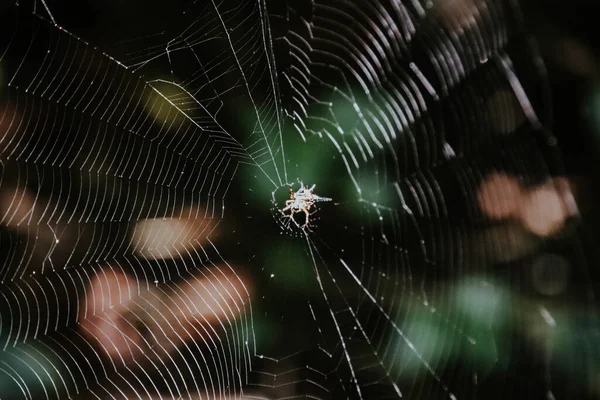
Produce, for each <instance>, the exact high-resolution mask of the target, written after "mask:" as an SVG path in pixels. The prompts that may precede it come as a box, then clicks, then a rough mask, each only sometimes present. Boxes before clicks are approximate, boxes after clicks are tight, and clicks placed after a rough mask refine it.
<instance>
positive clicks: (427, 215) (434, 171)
mask: <svg viewBox="0 0 600 400" xmlns="http://www.w3.org/2000/svg"><path fill="white" fill-rule="evenodd" d="M268 8H269V12H270V15H271V21H272V25H271V26H272V31H273V34H274V43H275V49H276V55H277V56H278V57H276V65H277V68H278V70H279V71H281V72H280V73H279V75H280V76H281V83H280V89H281V94H282V99H284V100H283V104H284V108H285V113H286V117H287V119H286V129H285V132H286V135H288V136H289V138H288V136H286V142H287V143H295V147H294V149H295V150H294V152H292V151H287V154H288V156H289V157H290V158H291V159H292V160H293V161H291V162H290V164H289V167H288V174H289V176H291V177H294V176H298V177H299V179H302V180H303V181H304V183H317V188H319V194H321V193H324V194H325V195H327V196H330V197H333V198H334V207H330V208H327V209H326V207H327V206H326V205H324V206H323V211H319V212H318V213H315V215H316V216H317V217H316V223H315V224H316V226H315V228H314V230H311V231H310V233H308V234H307V238H306V241H307V246H308V247H309V251H308V253H309V257H310V261H311V263H312V264H313V267H314V270H315V277H316V278H317V280H318V284H319V290H320V292H321V294H322V297H323V302H322V303H321V306H323V307H324V308H322V309H318V310H316V311H315V306H314V303H311V311H313V312H314V313H315V314H316V317H315V322H316V324H317V326H318V330H319V333H320V334H322V335H323V337H322V338H321V339H320V342H319V343H320V345H319V350H320V351H325V352H327V354H328V355H330V357H331V360H332V364H333V366H332V369H331V371H330V372H329V375H328V377H331V376H332V375H333V376H335V377H336V379H339V385H338V383H337V380H335V379H334V381H335V382H336V384H334V386H336V385H337V387H336V389H335V390H339V391H340V392H341V393H344V395H346V396H350V397H353V398H354V397H356V398H372V397H374V396H375V397H380V396H389V397H399V396H401V395H404V396H407V395H408V396H416V397H420V396H424V397H428V396H433V397H434V398H438V397H439V398H444V397H445V398H453V397H457V398H461V397H464V396H469V395H473V394H474V393H476V392H477V391H478V385H479V383H478V379H483V378H485V377H489V376H491V375H494V374H496V373H498V374H499V375H500V376H501V375H502V374H503V372H502V367H501V366H500V367H498V365H497V362H498V353H497V352H496V351H495V350H494V349H498V348H500V347H499V346H497V345H498V343H497V341H498V332H497V331H494V330H493V326H494V321H493V320H484V318H481V319H480V320H477V319H476V318H475V320H474V319H473V318H472V315H469V314H468V312H467V311H466V309H468V308H466V305H465V304H464V303H462V302H460V301H459V300H460V299H459V297H458V296H459V294H460V293H459V291H460V290H462V289H461V287H463V286H462V285H466V286H468V285H469V284H470V281H469V280H468V278H469V276H475V277H479V276H484V277H485V276H487V275H491V276H493V271H492V266H493V265H495V264H497V263H500V262H509V261H513V260H515V259H518V258H520V257H521V256H522V255H523V254H530V253H531V252H535V251H536V249H537V248H536V246H535V245H534V244H533V243H535V242H537V239H531V238H529V241H527V242H526V241H523V242H522V243H523V244H527V245H526V246H525V247H526V249H523V248H520V249H519V250H518V251H515V252H514V253H513V254H512V255H509V254H508V253H507V252H506V250H502V249H501V248H498V247H494V241H498V240H504V242H505V243H511V242H512V243H514V239H513V236H514V235H515V232H514V231H511V230H510V229H508V230H506V229H504V230H503V229H498V230H492V229H483V227H484V226H485V222H484V221H482V220H484V219H485V217H482V215H481V212H480V210H479V208H478V207H479V206H478V205H477V204H476V200H474V197H476V195H477V183H476V182H480V180H481V179H483V176H484V175H485V173H486V172H488V173H489V171H493V170H494V169H507V170H512V171H514V173H515V174H520V175H521V176H523V177H527V178H526V179H531V180H532V181H534V180H536V179H537V180H541V179H544V177H545V178H547V177H548V169H549V168H552V167H551V165H552V164H554V163H555V162H556V157H555V156H556V153H555V152H554V151H553V149H551V148H549V147H548V146H547V144H546V143H544V142H541V143H540V141H539V140H538V139H539V136H540V132H539V131H538V130H537V129H538V128H539V124H534V121H532V120H531V119H530V118H529V115H528V114H527V112H528V110H527V107H528V105H527V104H524V103H523V101H522V100H523V98H524V97H525V98H527V99H530V100H529V101H530V102H531V103H534V105H535V107H537V110H536V111H537V112H539V113H541V114H544V113H545V112H546V111H547V110H545V109H544V108H543V106H546V104H545V103H543V102H535V101H534V100H538V99H539V98H540V97H541V96H542V93H543V84H542V83H541V77H540V71H538V70H537V69H536V68H537V67H536V64H535V63H536V62H537V60H535V58H534V57H535V56H531V51H532V50H531V49H530V48H529V46H528V45H527V39H526V37H525V36H523V34H522V30H521V28H520V27H519V21H520V19H519V18H520V14H519V10H518V7H516V5H515V3H514V2H489V1H477V0H476V1H460V2H458V1H457V2H443V1H440V2H430V3H427V4H424V3H420V2H416V1H406V2H397V1H396V2H392V1H390V2H377V3H376V4H373V3H371V2H364V3H362V2H360V3H356V4H354V3H347V2H336V1H331V2H328V1H311V2H293V3H292V2H288V3H283V2H270V3H268ZM513 55H516V57H515V64H516V65H518V67H517V69H518V72H515V71H507V69H506V68H504V67H503V60H506V59H509V60H512V56H513ZM523 65H524V66H523ZM515 74H516V75H515ZM515 76H516V79H517V80H518V81H520V80H523V81H524V83H523V84H522V85H521V88H523V91H522V92H519V91H518V90H515V85H514V78H515ZM529 106H531V104H529ZM533 128H535V129H533ZM290 131H291V133H290ZM303 149H304V150H303ZM548 153H553V157H548ZM327 154H328V155H329V156H327ZM485 154H490V155H491V154H501V155H502V156H499V157H491V156H490V157H489V158H488V159H485V158H484V157H485ZM294 159H295V160H294ZM323 160H329V162H325V161H323ZM311 164H312V165H311ZM479 170H481V171H479ZM484 171H486V172H484ZM306 176H310V177H311V179H307V178H306ZM313 176H314V177H315V178H314V179H317V181H315V180H314V179H312V177H313ZM323 180H325V182H321V181H323ZM482 222H483V224H482ZM481 225H483V226H481ZM520 234H521V235H522V237H523V238H524V239H527V238H528V236H527V235H528V234H527V233H525V234H523V233H522V232H521V233H520ZM509 235H510V237H509ZM528 243H529V244H528ZM517 247H518V246H517ZM519 251H521V253H519ZM475 279H477V278H475ZM496 289H498V290H497V291H496V293H500V292H501V290H499V288H496ZM500 297H501V296H500V295H498V297H496V298H495V299H494V300H493V301H490V302H489V303H487V304H485V305H482V307H481V308H479V309H477V310H476V311H475V314H477V315H479V316H481V315H484V314H486V313H489V314H490V315H493V313H494V310H495V309H497V300H498V299H499V298H500ZM485 307H488V308H485ZM498 308H499V307H498ZM495 368H496V369H495ZM456 371H459V372H456ZM490 371H493V372H490ZM478 377H479V378H478ZM492 381H493V380H492ZM516 382H517V383H516V385H520V384H521V382H520V381H519V380H518V379H516ZM330 384H333V383H331V382H330ZM540 390H542V391H543V390H544V388H543V387H541V388H540ZM335 393H337V392H335Z"/></svg>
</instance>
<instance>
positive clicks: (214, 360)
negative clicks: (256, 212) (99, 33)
mask: <svg viewBox="0 0 600 400" xmlns="http://www.w3.org/2000/svg"><path fill="white" fill-rule="evenodd" d="M28 6H29V4H25V5H22V6H20V5H13V6H12V7H10V8H9V9H8V11H7V12H6V13H5V14H3V15H2V23H1V26H2V30H3V35H2V45H1V47H0V48H1V49H2V53H1V59H0V68H1V69H2V77H3V78H2V86H1V88H0V91H1V93H0V96H2V106H1V109H2V111H1V112H0V121H1V122H0V124H1V125H2V138H1V139H0V140H2V146H1V149H0V160H1V161H2V182H1V187H0V191H1V196H2V201H1V203H2V214H1V218H2V231H1V233H0V234H1V235H2V236H1V237H2V243H3V246H2V253H3V258H2V266H1V271H0V277H1V278H0V279H1V280H2V283H1V288H0V293H1V294H2V296H1V298H2V300H1V301H2V306H1V308H0V312H1V316H0V319H1V321H2V331H1V337H2V347H1V349H2V351H1V352H0V359H1V360H2V364H3V365H4V366H5V367H6V368H3V369H2V373H3V374H5V378H6V380H4V378H3V381H4V382H8V383H6V385H7V386H5V387H3V389H2V392H3V393H10V395H11V396H12V395H13V394H14V396H15V397H17V398H18V397H19V396H20V395H23V397H25V398H27V397H28V396H31V394H32V393H35V394H37V393H40V395H41V396H43V397H44V398H64V397H66V396H71V395H75V394H79V395H81V396H83V397H89V396H91V395H93V394H95V395H97V396H114V395H116V394H117V393H121V394H122V393H123V391H134V392H135V391H139V393H144V394H145V395H147V396H155V395H157V393H163V392H170V393H172V394H173V395H175V394H177V395H179V396H188V395H190V394H191V393H195V394H198V393H204V392H205V391H207V390H213V391H219V392H222V393H227V392H228V391H229V392H231V393H236V392H237V391H238V390H239V388H240V386H241V383H240V382H241V381H242V378H241V377H242V376H243V374H244V371H246V370H247V369H248V368H249V361H248V354H249V349H248V347H247V346H248V344H249V343H251V342H250V341H249V340H248V335H249V331H248V326H247V320H246V319H245V318H246V314H245V312H244V308H243V306H240V309H239V310H237V311H235V310H236V307H237V306H238V305H241V304H243V303H244V298H247V293H246V294H244V293H243V290H242V288H240V287H238V286H237V283H236V282H237V281H235V280H236V279H238V278H239V277H238V276H237V275H236V274H235V272H233V271H232V270H231V267H230V266H229V265H228V264H227V263H226V262H225V261H224V260H223V259H222V255H221V252H220V251H219V250H218V249H217V247H215V246H213V245H212V244H211V242H210V241H209V240H207V238H209V239H210V238H212V239H214V238H215V236H216V233H217V232H218V230H217V226H218V224H219V221H220V220H221V218H222V217H223V210H224V203H223V199H224V197H225V196H226V194H227V189H228V187H229V185H230V182H231V179H232V177H233V176H234V174H235V170H236V168H237V167H238V164H239V163H240V162H242V161H244V157H245V154H246V153H245V151H244V149H243V148H242V147H241V146H240V145H239V143H238V142H237V141H235V140H233V139H232V138H231V136H230V135H228V134H226V133H225V132H224V131H223V130H222V129H219V128H218V124H216V123H215V122H214V120H213V119H212V118H211V117H210V116H209V115H208V114H207V113H206V112H205V111H203V110H196V112H195V113H194V115H193V117H191V116H189V115H187V114H185V113H184V112H182V110H181V109H180V108H179V107H178V105H177V104H176V103H175V102H174V101H172V100H171V99H169V98H167V96H165V95H164V94H163V93H161V92H160V91H158V90H157V89H156V88H155V87H153V86H151V85H149V84H147V83H146V82H145V81H144V80H143V79H142V78H141V77H140V75H139V74H138V73H135V72H131V71H129V70H127V69H126V68H125V67H124V66H123V64H121V63H119V62H117V61H116V60H115V59H113V58H111V57H110V56H108V55H106V54H104V53H102V52H100V51H99V50H97V49H94V48H93V47H92V46H90V45H88V44H86V43H85V42H84V41H83V40H81V39H80V38H78V37H77V36H76V35H75V34H74V33H72V32H69V31H68V30H67V29H66V28H59V27H58V26H55V25H52V24H50V23H49V22H48V20H46V19H42V18H40V17H39V16H38V15H33V14H32V13H31V8H29V7H28ZM162 90H164V88H163V89H162ZM165 91H166V90H165ZM171 94H173V93H172V92H171ZM183 97H185V92H184V91H180V94H179V95H178V98H179V99H181V98H183ZM232 282H233V283H232ZM225 285H231V286H233V288H234V289H235V290H234V289H231V290H229V291H228V293H234V294H235V295H237V296H239V297H236V298H234V297H233V296H234V295H232V296H230V297H229V298H228V297H226V295H225V294H222V293H221V291H220V289H219V288H220V287H222V286H225ZM165 298H167V299H171V300H170V301H169V300H165ZM173 299H175V300H173ZM211 299H212V300H214V301H215V302H216V305H215V304H214V303H210V301H209V300H211ZM202 304H206V305H211V306H212V307H211V312H212V314H210V313H208V312H207V313H206V314H210V315H211V316H212V317H214V318H213V319H211V320H210V321H208V320H207V321H195V322H194V321H193V318H192V317H191V316H190V315H191V314H193V312H194V310H195V309H196V308H195V307H200V308H199V309H201V305H202ZM186 310H188V311H186ZM215 310H216V311H215ZM238 311H239V313H238ZM197 314H198V315H202V313H197ZM233 314H235V315H236V316H237V315H238V314H241V315H242V317H241V318H240V319H236V317H234V316H233ZM209 319H210V317H209ZM214 319H216V321H214ZM191 320H192V322H190V321H191ZM212 324H215V326H216V328H213V329H209V327H210V326H211V325H212ZM107 332H110V334H107ZM198 336H200V337H202V339H203V340H198V341H197V342H194V341H192V344H189V342H190V339H198ZM221 337H223V338H224V339H223V340H221V339H220V338H221ZM175 344H177V345H175ZM115 350H117V351H115ZM204 354H211V356H209V357H207V359H206V360H205V361H204V362H203V363H199V362H194V361H193V360H195V359H196V357H199V358H201V357H202V355H204ZM182 360H183V361H182ZM225 365H226V366H227V367H225ZM232 369H235V370H237V371H238V373H236V374H233V373H232V372H231V370H232ZM198 376H200V377H201V379H198V380H197V381H196V377H198ZM82 382H84V383H82ZM190 382H191V383H190Z"/></svg>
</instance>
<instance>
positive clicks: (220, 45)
mask: <svg viewBox="0 0 600 400" xmlns="http://www.w3.org/2000/svg"><path fill="white" fill-rule="evenodd" d="M169 14H170V15H174V17H173V18H172V19H165V20H164V21H161V22H160V23H159V24H156V26H155V27H154V32H147V27H145V26H144V28H145V31H144V34H143V36H141V35H136V34H137V32H129V35H130V37H127V38H123V39H124V40H123V41H119V42H118V44H117V45H116V46H115V52H116V54H118V55H122V57H121V58H120V60H122V61H123V62H124V64H125V65H127V66H128V67H129V68H131V69H132V70H134V71H137V72H138V73H140V74H143V75H144V76H145V77H146V79H147V80H148V81H149V82H150V84H151V85H153V86H155V87H159V86H160V88H161V89H160V91H161V92H162V93H164V94H165V95H166V96H167V97H168V98H169V99H171V100H172V101H173V102H175V103H177V104H178V106H179V108H180V109H181V111H182V112H183V113H184V114H185V115H187V116H188V117H190V118H191V119H192V120H194V121H196V122H197V123H199V124H204V123H205V118H206V117H208V118H210V120H211V121H210V123H211V124H214V125H215V129H218V130H222V131H225V132H228V133H229V134H230V135H231V136H232V137H235V138H236V140H237V141H238V142H239V143H240V144H241V146H242V147H243V149H244V150H245V152H246V154H247V158H248V159H249V162H250V163H252V164H253V165H254V166H255V167H257V168H258V170H259V173H260V175H261V177H262V178H261V180H262V179H264V182H265V183H263V184H262V185H263V186H264V187H265V188H266V187H270V190H273V189H274V188H276V187H279V186H281V185H282V184H284V183H287V177H286V164H285V163H284V157H285V151H284V146H283V137H282V135H281V132H282V120H281V118H282V116H281V111H280V104H279V103H280V98H279V95H278V87H277V86H278V83H277V77H276V76H275V68H274V64H273V55H272V44H271V40H270V33H269V30H268V29H269V26H268V21H267V20H266V18H265V15H266V10H265V8H264V4H263V3H262V2H260V1H255V0H243V1H241V2H240V1H230V0H226V1H203V2H194V3H191V4H185V5H174V6H173V7H172V8H171V9H170V10H169ZM157 82H160V84H158V86H157ZM165 83H169V84H172V85H175V86H176V87H177V89H176V90H175V93H173V94H172V95H171V94H170V91H169V90H168V89H167V90H163V89H165V86H164V84H165ZM182 91H183V92H185V93H182ZM198 110H201V115H200V116H196V114H197V113H198Z"/></svg>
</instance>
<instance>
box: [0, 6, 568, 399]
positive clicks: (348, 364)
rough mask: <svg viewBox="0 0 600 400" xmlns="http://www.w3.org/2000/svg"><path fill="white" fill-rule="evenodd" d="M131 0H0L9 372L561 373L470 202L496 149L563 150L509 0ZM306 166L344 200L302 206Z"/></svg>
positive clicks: (463, 384)
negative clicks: (117, 4) (521, 315)
mask: <svg viewBox="0 0 600 400" xmlns="http://www.w3.org/2000/svg"><path fill="white" fill-rule="evenodd" d="M70 7H73V9H71V10H68V11H64V10H65V9H68V8H70ZM81 7H83V6H81ZM128 7H129V8H128V9H130V10H134V11H133V12H132V13H131V15H133V16H134V17H135V19H132V23H131V26H129V25H127V26H123V27H122V29H121V30H119V29H114V30H113V29H111V28H110V27H108V26H107V27H105V28H104V30H103V32H105V33H107V32H110V34H107V35H106V36H104V37H94V36H93V34H92V33H90V31H89V30H86V27H85V26H80V25H77V24H76V23H75V22H74V21H73V20H69V19H68V17H67V15H68V14H69V13H74V14H75V15H76V14H77V6H76V5H75V3H74V4H72V5H68V6H61V5H59V4H52V3H49V2H45V1H43V0H42V1H40V2H33V3H31V2H19V3H14V4H10V5H6V6H4V10H2V11H3V14H2V23H1V26H2V28H1V29H2V33H3V35H2V36H1V38H2V39H0V40H1V42H2V45H1V47H0V68H1V72H2V74H1V78H0V82H1V83H2V89H1V91H0V95H1V96H2V104H3V113H2V116H1V117H0V127H2V137H1V138H0V146H1V147H0V152H1V155H0V161H1V165H2V182H1V186H0V189H1V190H2V193H3V197H2V199H0V200H1V201H0V203H1V204H2V224H3V226H4V229H3V230H2V232H1V236H0V240H1V243H2V253H3V262H2V266H1V267H0V276H1V280H2V285H1V287H0V294H1V296H0V302H1V303H2V305H1V307H0V313H1V314H0V317H1V319H0V323H1V331H0V332H1V335H2V336H1V339H2V342H1V345H2V353H1V355H0V373H1V374H2V375H3V378H2V379H4V382H5V383H2V390H1V391H2V392H4V393H8V394H7V397H6V398H9V397H10V398H48V399H50V398H79V397H80V398H132V399H133V398H136V399H144V398H155V397H156V398H174V399H175V398H218V399H225V398H296V397H298V398H300V397H308V398H313V399H327V398H359V399H370V398H379V399H383V398H399V397H407V398H451V399H455V398H457V399H463V398H474V397H476V396H480V397H482V398H495V397H496V396H497V397H506V396H509V397H510V396H512V395H513V394H514V393H529V394H532V396H534V395H539V394H544V395H548V396H551V395H552V393H553V384H552V379H550V378H551V376H553V374H554V373H555V371H554V369H553V368H552V363H553V362H554V361H553V360H554V359H553V358H552V355H549V356H548V357H547V358H544V359H543V360H542V361H540V360H539V359H537V356H536V355H535V354H530V353H528V352H527V351H525V352H524V353H522V352H523V351H524V350H523V348H521V347H519V346H510V345H506V342H509V343H511V342H515V343H516V342H517V341H518V340H517V337H518V335H517V333H515V332H511V331H510V330H503V328H502V327H500V326H499V325H501V323H502V322H501V321H503V313H505V312H506V307H508V306H507V305H506V304H507V303H506V301H507V300H506V299H507V297H509V295H508V294H507V293H506V291H507V290H509V289H506V288H505V287H504V286H502V285H500V284H497V283H495V282H496V281H495V279H496V278H498V277H502V273H501V272H500V273H498V270H497V269H496V266H497V264H498V260H499V259H500V258H501V256H500V254H501V253H504V252H505V250H503V249H502V248H500V249H499V247H498V246H499V245H498V243H502V242H506V241H508V240H509V239H507V238H508V237H512V236H511V235H514V233H513V232H512V231H508V230H506V229H503V228H495V227H494V226H490V225H489V224H487V222H486V220H485V216H483V215H482V214H481V211H480V210H479V207H478V206H477V204H476V196H477V194H476V189H477V187H478V185H479V183H480V182H481V180H482V179H483V177H484V176H485V175H486V174H487V173H489V172H491V171H494V170H498V169H501V170H506V171H511V172H512V173H514V174H518V175H520V176H522V177H523V178H524V179H525V180H527V181H529V182H541V181H543V180H544V179H546V178H547V177H548V176H550V175H553V174H556V173H560V172H561V169H560V161H559V157H558V156H557V153H556V149H555V146H554V142H553V141H552V136H551V134H549V133H548V130H547V129H546V127H547V126H548V125H549V124H550V120H549V113H550V109H549V106H548V104H547V101H548V97H547V88H546V86H545V80H544V70H543V68H542V67H541V65H542V64H541V62H540V60H539V58H538V57H537V56H536V55H535V54H536V53H535V48H534V46H533V44H532V43H531V41H530V39H529V38H528V36H527V35H526V34H525V31H524V30H523V22H522V18H523V17H522V14H521V12H520V9H519V5H518V3H517V2H516V1H512V0H507V1H486V0H464V1H447V2H446V1H444V2H420V1H418V0H406V1H404V0H402V1H400V0H388V1H384V0H382V1H377V2H371V1H357V2H348V1H342V0H337V1H336V0H327V1H326V0H314V1H304V0H302V1H300V0H295V1H293V2H287V1H282V0H269V1H266V2H265V1H259V0H256V1H255V0H242V1H236V2H234V1H216V0H210V1H203V2H172V4H162V5H161V7H162V8H159V9H158V10H159V11H158V12H157V11H156V9H154V8H152V7H154V3H153V2H152V3H150V4H149V5H144V3H139V4H135V3H134V5H133V6H128ZM144 7H148V9H147V10H143V9H142V8H144ZM144 11H146V12H144ZM161 13H162V14H161ZM144 15H148V16H147V17H145V16H144ZM99 18H100V17H99ZM144 18H147V21H146V20H145V19H144ZM70 24H71V25H72V26H71V25H70ZM87 28H89V27H87ZM111 35H112V36H111ZM93 39H96V40H99V41H101V42H103V43H100V44H97V43H95V42H94V41H93ZM96 46H98V47H96ZM300 183H303V184H306V185H312V184H316V187H315V193H316V194H318V195H320V196H323V197H330V198H332V199H333V201H332V202H328V203H316V207H315V208H314V209H312V210H311V216H310V224H309V226H308V227H307V228H306V229H301V228H299V226H298V224H292V223H291V219H290V217H289V216H288V215H286V214H285V213H282V212H281V211H279V210H280V209H282V208H283V204H284V202H285V200H288V199H289V188H290V186H292V187H293V188H294V190H297V189H298V188H299V186H300ZM300 214H302V213H300ZM161 221H162V222H163V224H161ZM515 240H518V239H515ZM536 246H538V243H537V242H536V241H535V240H533V239H531V238H530V237H529V236H523V237H522V238H521V240H520V244H519V248H522V247H525V248H526V250H524V251H525V252H533V253H535V252H536V250H535V249H536V248H537V247H536ZM505 258H507V259H506V260H503V261H506V262H508V261H511V262H512V261H514V259H517V258H518V257H516V256H514V257H511V256H510V255H508V256H506V257H505ZM517 263H518V262H517ZM240 266H243V267H244V268H245V269H244V271H245V272H241V271H242V269H240ZM125 276H127V277H128V278H126V279H125V278H123V277H125ZM98 281H100V282H105V283H104V284H94V282H98ZM206 282H220V283H210V284H207V283H206ZM222 282H227V285H228V286H227V287H228V288H229V289H228V290H227V291H225V292H223V291H219V289H218V286H219V285H221V284H222ZM248 282H250V283H248ZM210 285H213V286H210ZM514 285H515V287H516V288H517V289H518V288H519V287H520V286H519V284H514ZM461 288H462V289H465V288H466V289H465V290H467V291H470V292H472V293H475V294H476V295H478V296H484V295H486V296H484V297H483V299H484V300H481V301H480V302H479V303H476V304H473V302H472V301H465V300H464V299H462V298H461V297H460V296H459V295H457V293H460V289H461ZM211 290H212V291H211ZM205 292H208V293H209V294H210V297H211V299H208V301H207V300H206V298H205V297H203V298H202V301H200V300H199V298H195V297H194V293H196V294H200V293H205ZM190 293H192V294H190ZM115 296H116V297H117V298H118V299H119V300H114V301H113V300H110V301H109V300H102V298H109V299H114V298H115ZM200 297H201V296H200ZM480 298H481V297H480ZM169 299H170V300H169ZM173 299H174V300H173ZM210 300H214V301H213V302H211V301H210ZM202 302H204V303H205V304H206V307H208V308H210V313H211V314H214V315H215V318H214V319H213V320H210V319H207V318H205V319H204V320H202V317H201V315H202V312H201V311H200V310H199V309H198V310H195V311H194V312H192V313H191V315H193V317H190V316H189V315H188V314H186V311H185V307H188V308H194V307H200V305H199V303H201V304H204V303H202ZM182 304H184V305H185V306H182ZM211 304H212V306H211ZM211 307H218V309H217V308H214V309H213V308H211ZM546 313H547V311H546ZM109 315H110V316H109ZM114 315H117V317H114ZM543 315H546V314H543ZM111 316H113V317H114V318H120V319H119V321H121V320H122V321H128V320H131V321H134V320H135V321H137V322H136V323H133V322H131V323H128V324H127V323H124V322H121V323H122V325H118V326H117V329H118V330H119V331H122V332H123V334H124V336H123V340H124V341H125V342H127V349H128V351H126V352H125V354H122V353H118V352H117V353H115V352H114V350H111V349H112V347H111V346H113V347H114V348H117V347H118V346H119V344H118V343H117V342H115V340H117V339H108V340H107V339H106V338H105V339H103V338H98V337H97V336H94V335H95V334H94V333H93V332H95V331H94V329H95V328H98V327H99V326H101V325H102V323H106V324H111V323H113V322H114V320H111V318H113V317H111ZM548 318H550V320H551V318H552V316H551V315H550V314H549V313H548V314H547V315H546V321H548ZM111 321H113V322H111ZM499 332H500V333H501V334H503V335H506V337H502V338H501V337H500V336H499ZM138 335H139V337H140V338H141V340H137V341H136V340H134V339H132V338H135V337H137V336H138ZM119 338H120V337H119ZM186 339H190V340H186ZM119 340H120V339H119ZM98 342H100V343H101V345H100V346H99V345H98ZM106 354H111V355H112V356H111V357H107V356H106ZM536 354H537V353H536ZM513 363H520V367H519V369H518V370H517V369H516V368H515V367H514V365H515V364H513ZM528 368H531V371H535V372H531V375H529V376H522V377H521V376H519V374H518V371H524V370H527V369H528ZM572 393H574V392H572ZM0 397H2V398H4V395H3V394H1V393H0Z"/></svg>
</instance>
